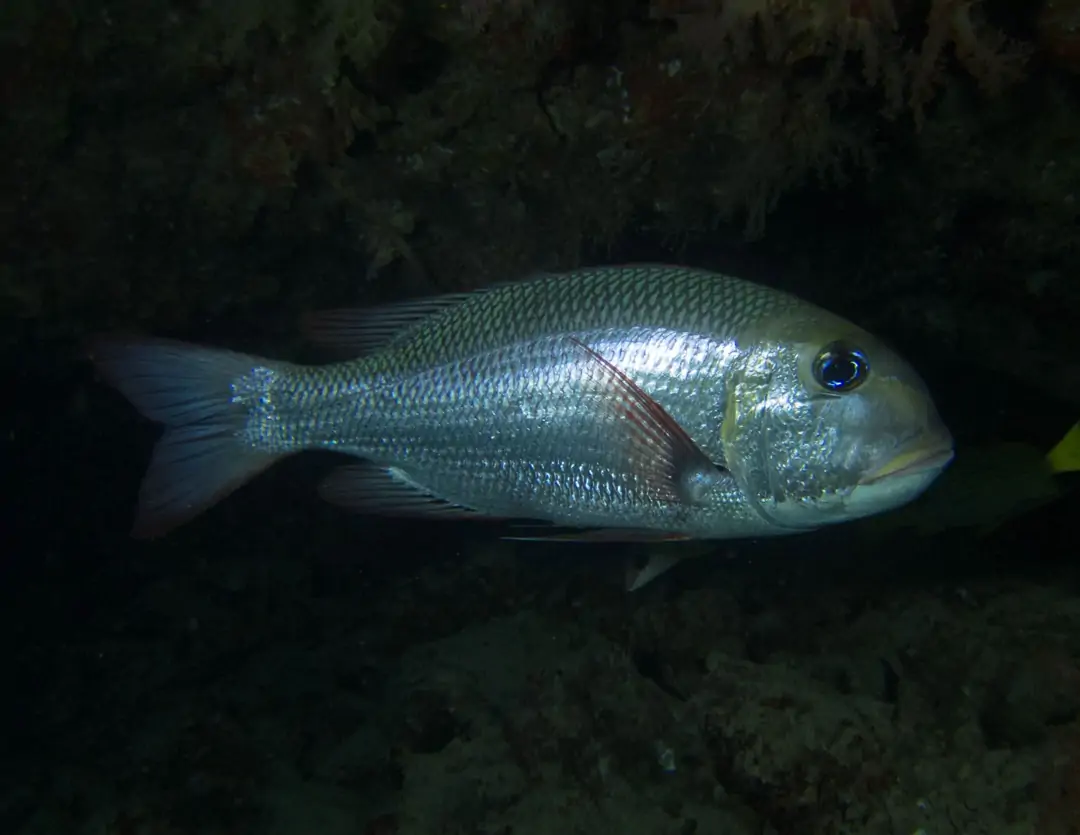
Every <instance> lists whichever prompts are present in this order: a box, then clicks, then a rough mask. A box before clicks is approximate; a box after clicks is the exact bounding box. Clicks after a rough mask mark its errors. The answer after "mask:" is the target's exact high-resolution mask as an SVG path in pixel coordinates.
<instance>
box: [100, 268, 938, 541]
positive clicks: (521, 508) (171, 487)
mask: <svg viewBox="0 0 1080 835" xmlns="http://www.w3.org/2000/svg"><path fill="white" fill-rule="evenodd" d="M308 327H309V331H310V333H311V335H312V337H313V338H314V339H315V340H316V341H317V342H322V343H325V344H327V345H330V346H333V347H335V348H336V349H338V350H345V351H352V352H353V353H354V354H359V356H357V357H356V358H355V359H351V360H347V361H345V362H339V363H333V364H329V365H324V366H316V367H310V366H309V367H303V366H297V365H293V364H289V363H285V362H278V361H271V360H263V359H259V358H255V357H250V356H247V355H243V354H235V353H231V352H227V351H218V350H214V349H206V348H198V347H195V346H186V345H178V344H176V343H163V342H155V341H150V342H146V341H143V342H135V343H131V342H117V341H109V340H106V341H104V342H103V343H100V344H99V346H98V348H97V350H96V352H95V359H96V360H97V362H98V365H99V368H101V370H102V372H103V373H104V375H105V376H106V378H107V379H109V380H110V381H111V382H113V383H114V384H115V385H116V386H117V387H118V388H120V390H121V391H123V392H124V393H125V394H126V395H127V396H128V397H129V398H130V399H132V400H133V402H135V403H136V405H138V406H139V407H140V408H141V409H142V411H143V412H144V413H145V414H147V415H148V416H149V417H151V418H154V419H157V420H160V421H161V422H163V423H165V425H166V433H165V436H164V438H163V440H162V442H161V444H160V445H159V448H158V450H157V452H156V453H155V459H154V462H153V463H152V465H151V468H150V471H149V473H148V476H147V479H146V481H145V482H144V486H143V490H142V493H141V498H140V520H139V521H138V522H137V526H136V527H137V530H139V531H142V532H143V533H146V534H148V535H149V534H153V533H157V532H161V531H162V530H165V529H168V528H169V527H172V526H174V525H175V524H178V523H179V522H182V521H184V520H186V519H187V518H190V517H191V516H192V515H194V514H195V513H197V512H199V511H200V510H202V509H204V508H205V507H207V506H209V505H210V504H212V503H213V502H215V501H217V500H219V499H220V498H221V497H222V496H223V495H225V494H227V493H228V492H229V491H231V490H232V489H235V487H236V486H239V484H241V483H243V481H245V480H247V479H248V478H250V477H251V476H252V475H254V474H255V473H256V472H258V471H259V470H261V469H263V468H264V467H266V466H269V464H270V463H272V462H273V461H274V460H277V459H278V458H280V457H282V456H284V455H289V454H293V453H296V452H300V451H303V450H307V449H330V450H335V451H338V452H342V453H345V454H347V455H351V456H353V457H355V458H360V459H363V460H364V461H365V462H367V463H365V464H362V465H359V466H352V467H348V468H345V469H343V470H342V471H340V472H339V473H338V474H336V475H334V476H332V477H331V478H330V480H329V481H328V482H327V484H326V485H325V487H324V490H323V493H324V495H325V496H326V497H327V498H329V499H330V500H332V501H335V502H337V503H339V504H345V505H349V506H352V507H355V508H357V509H360V510H370V511H373V512H379V513H399V514H406V515H428V516H430V515H440V516H447V515H459V516H470V517H484V516H487V517H523V518H530V519H536V520H540V521H543V522H547V523H553V524H555V525H560V526H568V527H573V528H582V529H590V528H596V529H603V530H607V531H625V532H627V534H626V535H627V536H628V537H630V538H634V537H642V536H647V537H660V538H664V537H710V538H727V537H734V536H748V535H771V534H779V533H790V532H793V531H797V530H805V529H809V528H812V527H817V526H819V525H821V524H830V523H832V522H836V521H843V520H844V519H846V518H850V517H852V516H853V515H859V514H865V513H867V512H878V510H879V509H882V508H887V507H888V506H893V505H895V504H896V503H898V502H901V503H902V502H903V501H906V500H908V499H910V497H911V495H912V494H913V493H917V492H918V491H919V490H921V489H922V487H923V486H924V485H923V484H922V482H923V481H925V476H924V475H922V474H923V473H924V472H931V471H932V470H933V466H937V465H938V463H939V461H938V459H939V458H940V457H941V455H944V451H945V450H946V448H948V449H950V450H951V439H949V437H948V433H947V431H945V430H944V427H942V426H941V424H940V421H939V420H938V418H937V415H936V412H935V411H934V409H933V405H932V403H931V401H930V398H929V395H928V393H927V392H926V390H925V387H924V386H923V385H922V383H921V381H920V380H919V379H918V376H917V374H915V372H914V371H913V370H912V369H911V368H910V367H909V366H907V364H906V363H904V361H903V360H902V359H901V358H899V357H898V356H896V355H895V354H894V353H893V352H892V351H890V350H889V349H888V348H887V347H885V346H883V345H882V344H881V343H879V342H878V341H877V340H875V339H874V338H873V337H872V336H871V335H870V334H867V333H866V332H865V331H862V330H861V329H859V328H858V327H856V326H855V325H853V324H851V323H849V322H847V321H846V320H844V319H841V318H840V317H837V316H835V315H833V314H831V313H829V312H827V311H824V310H822V309H820V308H818V307H816V306H814V305H811V304H808V303H807V302H805V301H802V300H800V299H798V298H796V297H794V296H791V295H789V294H786V293H783V292H780V291H778V290H776V289H773V288H770V287H766V286H763V285H758V284H754V283H751V282H747V281H744V280H742V279H738V278H735V277H731V276H725V275H719V274H716V273H712V272H709V271H705V270H700V269H691V268H684V267H675V266H668V265H628V266H613V267H595V268H585V269H580V270H575V271H572V272H569V273H566V274H562V275H542V276H538V277H534V278H532V279H529V280H525V281H520V282H516V283H512V284H505V285H499V286H497V287H493V288H490V289H486V290H480V291H476V292H472V293H465V294H458V295H454V296H447V297H442V298H438V299H433V300H422V301H419V302H405V303H402V304H398V305H391V306H387V307H384V308H376V309H373V310H368V311H331V312H327V313H326V314H322V315H315V316H313V317H309V319H308ZM863 372H865V375H866V378H865V381H864V378H862V377H860V378H858V379H857V380H855V379H853V381H849V382H854V385H851V386H850V389H851V390H850V391H848V390H847V389H845V388H841V387H840V385H839V384H838V383H837V380H839V381H840V384H844V385H847V383H846V382H845V380H844V379H843V375H844V374H856V373H863ZM166 380H171V382H163V381H166ZM856 389H857V390H856ZM900 446H903V449H902V450H901V449H900ZM924 451H925V452H926V454H925V455H923V452H924ZM950 454H951V453H950ZM928 461H932V462H934V463H933V465H931V464H929V463H926V462H928ZM890 462H894V463H892V464H890ZM895 462H902V465H901V463H895ZM924 464H925V466H923V465H924ZM890 466H891V467H892V469H889V467H890ZM878 471H880V472H888V473H890V474H891V473H893V472H894V471H895V472H896V473H897V474H898V477H897V478H891V479H884V480H881V479H879V480H878V482H880V483H878V482H875V486H873V487H872V488H871V487H870V486H869V482H870V481H871V480H872V477H873V474H874V473H875V472H878Z"/></svg>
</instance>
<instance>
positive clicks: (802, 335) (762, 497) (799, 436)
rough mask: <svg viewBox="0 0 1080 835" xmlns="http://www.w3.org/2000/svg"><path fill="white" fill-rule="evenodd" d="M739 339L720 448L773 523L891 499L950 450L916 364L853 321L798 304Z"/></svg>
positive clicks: (903, 497) (829, 518) (915, 490)
mask: <svg viewBox="0 0 1080 835" xmlns="http://www.w3.org/2000/svg"><path fill="white" fill-rule="evenodd" d="M743 348H744V354H743V362H742V363H741V364H740V365H741V368H740V371H739V372H738V375H737V376H738V381H737V382H736V384H735V385H734V386H733V387H732V389H731V396H730V397H729V399H728V404H727V414H726V417H725V420H724V427H723V434H724V447H725V450H726V452H727V459H728V460H727V464H728V468H729V469H730V470H731V471H732V473H733V474H734V475H735V477H736V478H737V479H738V480H739V481H740V483H741V486H742V488H743V490H744V491H745V492H746V493H747V495H748V496H749V497H750V498H751V500H752V501H754V502H755V503H756V506H757V507H758V509H759V510H760V511H761V513H762V514H763V515H765V516H766V517H767V518H768V519H770V521H772V522H773V523H774V524H776V525H778V526H781V527H786V528H796V529H809V528H816V527H819V526H822V525H827V524H832V523H837V522H844V521H848V520H852V519H857V518H860V517H863V516H869V515H872V514H875V513H881V512H883V511H886V510H890V509H893V508H896V507H899V506H901V505H903V504H906V503H907V502H909V501H911V500H912V499H914V498H916V497H917V496H918V495H919V494H921V493H922V492H923V491H924V490H925V489H926V488H927V487H929V485H930V484H931V483H932V482H933V481H934V479H935V478H937V476H938V475H939V474H940V473H941V471H942V470H943V469H944V468H945V467H946V466H947V465H948V463H949V461H950V460H952V457H953V440H952V436H951V435H950V433H949V431H948V429H947V428H946V427H945V425H944V423H943V422H942V420H941V418H940V416H939V415H938V412H937V409H936V408H935V406H934V402H933V399H932V398H931V395H930V393H929V391H928V389H927V387H926V385H925V384H924V382H923V381H922V379H921V378H920V376H919V375H918V373H917V372H916V371H915V370H914V369H913V368H912V367H911V366H910V365H909V364H908V363H907V362H906V361H905V360H904V359H903V358H902V357H900V356H899V355H898V354H897V353H896V352H895V351H893V350H892V349H890V348H889V347H888V346H886V345H884V344H883V343H882V342H881V341H879V340H878V339H876V338H874V337H873V336H872V335H871V334H869V333H867V332H865V331H863V330H862V329H861V328H858V327H856V326H855V325H853V324H851V323H849V322H846V321H845V320H843V319H840V318H838V317H834V316H832V315H831V314H827V313H826V312H824V311H818V310H811V312H810V313H806V312H805V311H800V312H799V313H798V314H794V315H791V316H789V317H788V318H787V319H786V320H780V321H779V322H772V323H769V324H767V325H763V326H762V328H761V333H760V334H758V335H756V336H755V337H754V338H752V339H750V340H748V341H747V342H746V343H744V345H743Z"/></svg>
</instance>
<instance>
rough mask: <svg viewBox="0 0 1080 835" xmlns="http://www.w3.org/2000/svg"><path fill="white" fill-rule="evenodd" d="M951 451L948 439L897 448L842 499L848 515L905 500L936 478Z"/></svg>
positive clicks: (867, 513)
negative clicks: (900, 450) (908, 447)
mask: <svg viewBox="0 0 1080 835" xmlns="http://www.w3.org/2000/svg"><path fill="white" fill-rule="evenodd" d="M953 455H954V453H953V448H952V444H951V442H950V443H947V444H946V443H938V444H933V445H921V446H920V447H918V448H914V449H908V450H905V451H903V452H900V453H899V454H897V455H896V456H895V457H894V458H892V459H891V460H890V461H889V462H888V463H886V464H885V465H884V466H882V467H881V468H879V469H878V470H877V471H876V472H874V473H870V474H869V475H868V476H866V477H865V478H864V479H863V480H861V481H860V482H859V484H857V485H856V486H855V489H854V490H852V491H851V495H850V496H848V497H847V499H846V500H845V502H844V508H845V512H846V514H847V518H849V519H857V518H862V517H865V516H873V515H876V514H878V513H883V512H885V511H888V510H893V509H895V508H897V507H900V506H902V505H905V504H908V503H909V502H911V501H913V500H914V499H916V498H918V497H919V496H920V495H922V494H923V493H924V492H925V491H926V489H927V488H928V487H929V486H930V485H931V484H933V483H934V481H935V480H937V477H938V476H939V475H941V473H942V472H943V471H944V470H945V468H946V467H947V466H948V465H949V463H950V462H951V461H952V459H953Z"/></svg>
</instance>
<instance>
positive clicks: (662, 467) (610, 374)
mask: <svg viewBox="0 0 1080 835" xmlns="http://www.w3.org/2000/svg"><path fill="white" fill-rule="evenodd" d="M573 342H574V343H575V344H576V345H577V346H578V347H579V348H580V349H581V350H582V351H585V352H586V353H587V354H588V355H589V356H590V357H591V358H592V359H593V361H594V362H593V366H592V367H593V369H594V370H595V377H596V382H597V383H598V384H599V385H600V386H601V387H602V388H603V389H604V390H605V391H606V393H608V394H610V397H608V398H606V402H607V403H608V405H609V406H610V408H612V409H614V410H616V411H617V412H618V413H619V417H621V418H623V419H624V420H623V421H622V424H623V427H622V428H623V429H624V430H625V436H624V440H625V441H626V450H625V451H626V454H627V456H628V458H629V462H630V466H631V468H632V469H633V470H634V472H636V473H638V474H640V475H642V476H644V477H645V478H646V479H647V481H648V482H649V483H650V484H651V485H652V487H653V489H654V490H656V492H657V493H658V494H659V498H661V499H662V500H665V501H671V502H678V503H682V504H700V503H701V502H702V501H703V500H704V497H705V495H706V493H708V491H709V490H710V489H712V488H713V487H714V486H715V485H716V484H717V482H718V481H719V478H720V476H721V475H722V474H723V473H724V472H725V471H724V470H723V468H721V467H718V466H717V465H716V464H715V463H713V462H712V461H710V460H709V458H708V456H707V455H705V453H703V452H702V451H701V450H700V449H699V448H698V446H697V445H696V444H695V443H694V441H693V440H692V439H691V438H690V436H689V435H688V434H686V430H684V429H683V428H682V427H681V426H680V425H679V424H678V422H677V421H676V420H675V419H674V418H673V417H672V416H671V415H670V414H668V413H667V411H666V410H665V409H664V407H663V406H661V405H660V404H659V403H657V402H656V401H655V400H653V399H652V398H651V397H649V395H648V394H646V393H645V392H644V391H643V390H642V389H641V388H640V387H639V386H638V385H637V383H635V382H634V381H633V380H631V379H630V378H629V377H628V376H627V375H626V374H625V373H623V372H622V371H621V370H620V369H619V368H617V367H616V366H615V365H614V364H613V363H611V362H610V361H608V360H607V359H605V358H604V357H602V356H601V355H600V354H598V353H597V352H596V351H594V350H593V349H592V348H590V347H589V346H587V345H586V344H585V343H584V342H581V341H580V340H578V339H573Z"/></svg>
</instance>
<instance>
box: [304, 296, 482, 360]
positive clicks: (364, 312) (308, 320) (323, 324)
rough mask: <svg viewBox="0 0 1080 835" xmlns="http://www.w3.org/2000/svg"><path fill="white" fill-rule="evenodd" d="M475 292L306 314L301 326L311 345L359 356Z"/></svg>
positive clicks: (387, 342) (375, 348)
mask: <svg viewBox="0 0 1080 835" xmlns="http://www.w3.org/2000/svg"><path fill="white" fill-rule="evenodd" d="M477 292H483V291H472V292H467V293H448V294H447V295H445V296H435V297H433V298H426V299H414V300H411V301H405V302H394V303H391V304H384V305H379V306H377V307H342V308H337V309H334V310H321V311H316V312H314V313H308V314H305V315H304V316H303V317H302V319H301V321H300V327H301V330H302V331H303V333H304V336H305V337H306V338H307V339H308V340H310V341H311V342H312V343H313V344H315V345H318V346H320V347H323V348H329V349H331V350H333V351H334V352H335V353H340V354H343V355H348V356H361V355H363V354H368V353H371V352H372V351H377V350H378V349H380V348H384V347H385V346H387V345H389V344H390V343H391V342H393V341H394V339H395V338H396V337H397V336H399V335H400V334H402V333H404V332H405V331H407V330H409V329H410V328H411V327H413V326H414V325H416V324H417V323H419V322H422V321H423V320H425V319H427V318H428V317H430V316H433V315H435V314H436V313H439V312H440V311H443V310H446V309H447V308H449V307H453V306H454V305H457V304H460V303H461V302H462V301H464V300H465V299H467V298H470V297H471V296H474V295H476V293H477Z"/></svg>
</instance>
